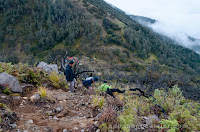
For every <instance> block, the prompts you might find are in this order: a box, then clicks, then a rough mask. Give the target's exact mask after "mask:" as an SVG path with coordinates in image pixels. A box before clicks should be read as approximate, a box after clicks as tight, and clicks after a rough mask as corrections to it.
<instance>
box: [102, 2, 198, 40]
mask: <svg viewBox="0 0 200 132" xmlns="http://www.w3.org/2000/svg"><path fill="white" fill-rule="evenodd" d="M105 1H106V2H108V3H110V4H112V5H114V6H116V7H118V8H120V9H122V10H123V11H125V12H126V13H129V14H133V15H140V16H146V17H150V18H153V19H156V20H158V21H159V23H157V24H156V25H154V26H153V28H154V29H155V30H157V31H158V32H160V33H163V34H165V35H168V36H170V37H173V36H176V35H177V34H179V36H181V34H182V35H183V34H185V33H186V34H188V35H190V36H192V37H195V38H197V39H200V0H105Z"/></svg>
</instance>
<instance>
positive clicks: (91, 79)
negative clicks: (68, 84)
mask: <svg viewBox="0 0 200 132" xmlns="http://www.w3.org/2000/svg"><path fill="white" fill-rule="evenodd" d="M98 80H99V79H98V77H89V78H86V79H85V80H84V81H83V86H84V87H86V88H87V89H89V93H92V92H93V89H92V87H91V85H92V84H93V83H94V82H97V81H98Z"/></svg>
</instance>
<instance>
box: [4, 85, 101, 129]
mask: <svg viewBox="0 0 200 132" xmlns="http://www.w3.org/2000/svg"><path fill="white" fill-rule="evenodd" d="M78 88H79V89H81V88H82V87H81V85H79V87H78ZM34 94H35V91H34V90H33V91H31V92H29V93H28V94H27V95H25V96H24V97H21V96H6V95H3V94H1V95H0V101H1V102H2V103H4V104H6V105H7V106H9V107H10V108H11V110H12V111H13V112H14V113H16V115H17V117H16V122H13V121H10V122H9V123H7V124H9V126H7V127H9V129H10V131H12V132H15V131H20V132H70V131H73V132H74V131H77V132H80V131H92V129H94V130H95V128H94V124H95V120H94V119H95V118H94V117H95V116H97V114H98V112H97V111H96V110H95V109H94V107H93V106H92V95H91V96H90V95H87V94H84V91H80V90H79V91H77V92H76V93H71V92H66V91H63V90H61V89H51V88H48V89H47V95H48V101H44V100H40V101H36V102H31V101H30V97H31V96H32V95H34ZM0 113H2V111H1V112H0ZM4 119H5V118H4ZM2 120H3V119H2ZM3 122H4V123H6V121H2V123H3ZM12 122H13V124H12ZM2 131H4V130H3V129H2Z"/></svg>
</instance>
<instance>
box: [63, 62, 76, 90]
mask: <svg viewBox="0 0 200 132" xmlns="http://www.w3.org/2000/svg"><path fill="white" fill-rule="evenodd" d="M73 65H74V61H73V60H71V61H70V62H69V64H68V65H67V66H66V70H65V75H66V81H67V82H69V83H70V91H71V92H72V93H73V92H75V89H74V86H75V84H76V79H75V74H74V72H73V70H72V67H73Z"/></svg>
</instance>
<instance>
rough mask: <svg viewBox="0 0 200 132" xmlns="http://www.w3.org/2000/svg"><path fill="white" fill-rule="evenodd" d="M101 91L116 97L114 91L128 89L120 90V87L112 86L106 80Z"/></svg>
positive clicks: (121, 91) (120, 91) (119, 91)
mask: <svg viewBox="0 0 200 132" xmlns="http://www.w3.org/2000/svg"><path fill="white" fill-rule="evenodd" d="M100 91H101V92H102V94H105V96H107V94H108V95H110V96H112V97H113V98H115V96H114V95H113V92H118V93H124V92H125V91H126V90H119V89H118V88H112V87H111V86H109V85H107V81H104V82H103V84H102V85H101V87H100Z"/></svg>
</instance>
